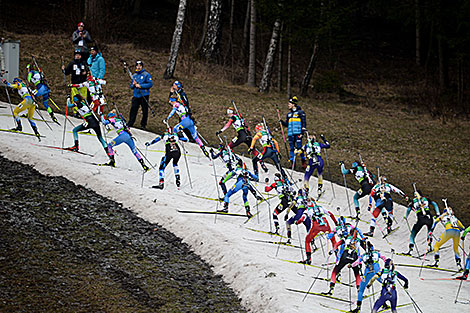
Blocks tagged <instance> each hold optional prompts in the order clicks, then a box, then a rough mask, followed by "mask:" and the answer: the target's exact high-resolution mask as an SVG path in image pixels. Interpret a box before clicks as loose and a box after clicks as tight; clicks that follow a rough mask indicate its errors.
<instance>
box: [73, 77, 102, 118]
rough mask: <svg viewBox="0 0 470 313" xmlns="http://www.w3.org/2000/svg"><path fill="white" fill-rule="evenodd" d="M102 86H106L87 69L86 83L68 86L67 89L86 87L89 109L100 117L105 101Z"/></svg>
mask: <svg viewBox="0 0 470 313" xmlns="http://www.w3.org/2000/svg"><path fill="white" fill-rule="evenodd" d="M103 85H106V81H105V80H104V79H99V78H95V77H93V76H92V75H91V72H90V70H89V69H87V79H86V81H85V82H83V83H80V84H70V85H69V87H73V88H82V87H86V88H87V90H88V93H89V95H90V96H91V99H92V103H91V108H92V110H93V112H95V113H97V114H100V115H101V114H102V113H103V107H104V105H105V104H106V99H105V97H104V95H103V88H102V87H101V86H103Z"/></svg>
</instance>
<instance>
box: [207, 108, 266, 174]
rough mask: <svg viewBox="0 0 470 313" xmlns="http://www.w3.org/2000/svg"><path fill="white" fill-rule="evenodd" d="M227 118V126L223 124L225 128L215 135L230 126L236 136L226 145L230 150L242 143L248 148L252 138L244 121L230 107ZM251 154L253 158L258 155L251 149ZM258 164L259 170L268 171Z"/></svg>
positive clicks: (261, 162) (264, 166) (256, 151)
mask: <svg viewBox="0 0 470 313" xmlns="http://www.w3.org/2000/svg"><path fill="white" fill-rule="evenodd" d="M227 116H228V118H229V119H228V122H227V124H225V126H224V127H222V128H221V129H220V130H218V131H216V132H215V134H216V135H220V134H221V133H223V132H224V131H225V130H227V129H228V128H229V127H230V125H232V126H233V128H234V129H235V131H236V132H237V136H235V138H233V139H232V141H230V143H229V144H228V146H229V147H230V149H231V150H232V151H233V149H234V148H235V147H237V146H239V145H240V144H242V143H244V144H246V145H247V146H248V148H250V147H251V141H252V140H253V137H252V136H251V134H250V131H249V129H248V127H247V126H246V125H245V121H244V120H243V119H242V118H241V117H240V115H239V114H237V113H236V112H235V109H234V108H232V107H229V108H228V109H227ZM252 152H253V155H254V156H257V155H258V153H259V151H258V150H257V149H253V151H252ZM259 163H260V164H261V168H262V169H263V171H265V172H267V171H268V169H267V167H266V165H265V164H264V162H263V161H259Z"/></svg>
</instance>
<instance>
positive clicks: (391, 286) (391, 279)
mask: <svg viewBox="0 0 470 313" xmlns="http://www.w3.org/2000/svg"><path fill="white" fill-rule="evenodd" d="M377 278H379V279H380V280H381V281H382V291H381V293H380V297H379V298H378V299H377V301H375V304H374V307H373V309H372V313H377V312H378V310H379V309H380V308H381V307H382V306H383V305H384V304H385V302H386V301H389V302H390V306H391V310H392V313H396V312H397V287H396V284H397V278H400V279H401V280H403V282H404V283H405V284H404V285H403V288H405V289H408V279H407V278H406V277H405V276H403V275H402V274H400V273H399V272H397V271H396V270H395V265H394V264H393V261H392V260H391V259H387V260H386V261H385V268H384V269H382V270H381V271H380V272H379V273H377V274H376V275H374V277H372V279H371V280H370V282H369V284H368V285H367V288H369V287H370V286H372V284H373V283H374V281H375V280H376V279H377Z"/></svg>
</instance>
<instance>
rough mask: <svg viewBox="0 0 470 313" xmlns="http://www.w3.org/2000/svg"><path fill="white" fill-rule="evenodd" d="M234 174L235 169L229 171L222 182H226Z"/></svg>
mask: <svg viewBox="0 0 470 313" xmlns="http://www.w3.org/2000/svg"><path fill="white" fill-rule="evenodd" d="M233 174H234V171H231V172H229V173H228V174H227V175H226V176H225V178H224V180H223V181H222V182H223V183H224V184H225V183H226V182H227V181H228V180H229V179H230V178H231V177H232V176H233Z"/></svg>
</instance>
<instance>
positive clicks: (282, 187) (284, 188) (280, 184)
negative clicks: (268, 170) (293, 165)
mask: <svg viewBox="0 0 470 313" xmlns="http://www.w3.org/2000/svg"><path fill="white" fill-rule="evenodd" d="M273 189H275V190H276V192H277V196H278V197H279V200H281V202H280V203H279V204H278V205H277V206H276V208H275V209H274V212H273V221H274V227H275V228H276V230H275V233H276V234H278V235H279V219H278V217H277V216H278V215H279V214H280V213H282V212H283V211H284V210H285V209H287V208H288V206H289V203H290V202H291V201H292V190H291V186H290V185H289V184H288V183H286V182H285V181H284V180H283V179H282V177H281V174H280V173H276V174H274V183H272V184H271V185H268V186H266V187H264V191H265V192H269V191H271V190H273Z"/></svg>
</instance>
